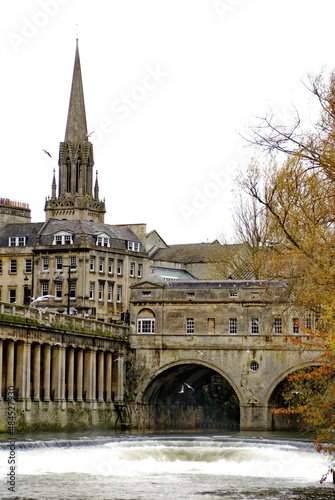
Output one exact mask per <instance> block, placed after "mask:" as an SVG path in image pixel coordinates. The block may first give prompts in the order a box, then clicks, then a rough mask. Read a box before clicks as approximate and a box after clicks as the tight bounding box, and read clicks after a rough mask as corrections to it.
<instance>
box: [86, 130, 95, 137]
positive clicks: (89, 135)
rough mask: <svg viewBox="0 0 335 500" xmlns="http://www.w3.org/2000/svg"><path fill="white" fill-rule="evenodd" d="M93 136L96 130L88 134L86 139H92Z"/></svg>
mask: <svg viewBox="0 0 335 500" xmlns="http://www.w3.org/2000/svg"><path fill="white" fill-rule="evenodd" d="M92 134H94V130H93V132H90V133H89V134H87V136H86V139H88V138H89V137H91V135H92Z"/></svg>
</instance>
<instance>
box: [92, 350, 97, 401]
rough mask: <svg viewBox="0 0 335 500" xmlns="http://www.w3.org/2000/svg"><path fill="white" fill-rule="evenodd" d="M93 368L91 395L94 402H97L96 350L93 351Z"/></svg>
mask: <svg viewBox="0 0 335 500" xmlns="http://www.w3.org/2000/svg"><path fill="white" fill-rule="evenodd" d="M91 367H92V379H91V395H92V401H96V400H97V351H96V350H95V349H94V350H92V351H91Z"/></svg>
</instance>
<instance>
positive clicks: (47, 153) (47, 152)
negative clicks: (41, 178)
mask: <svg viewBox="0 0 335 500" xmlns="http://www.w3.org/2000/svg"><path fill="white" fill-rule="evenodd" d="M42 151H44V153H45V154H46V155H48V156H50V158H52V156H51V154H50V153H49V151H46V150H45V149H42Z"/></svg>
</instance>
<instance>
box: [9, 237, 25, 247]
mask: <svg viewBox="0 0 335 500" xmlns="http://www.w3.org/2000/svg"><path fill="white" fill-rule="evenodd" d="M26 240H27V238H26V236H15V237H13V236H12V237H10V238H9V241H8V246H10V247H25V246H26Z"/></svg>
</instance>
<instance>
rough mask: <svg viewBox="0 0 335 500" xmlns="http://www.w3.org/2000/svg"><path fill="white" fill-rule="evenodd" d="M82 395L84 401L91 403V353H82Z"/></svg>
mask: <svg viewBox="0 0 335 500" xmlns="http://www.w3.org/2000/svg"><path fill="white" fill-rule="evenodd" d="M84 394H85V401H92V351H89V350H87V351H85V352H84Z"/></svg>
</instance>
